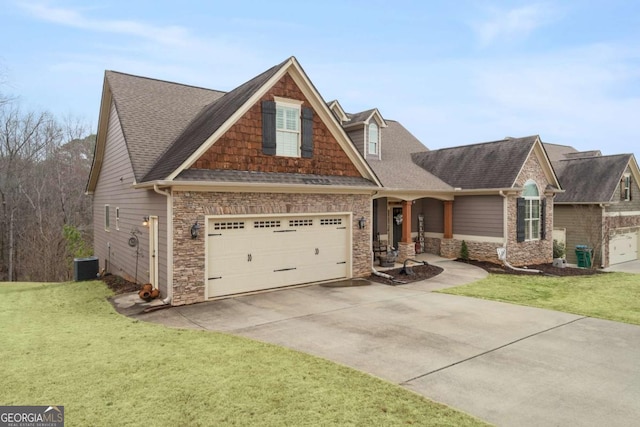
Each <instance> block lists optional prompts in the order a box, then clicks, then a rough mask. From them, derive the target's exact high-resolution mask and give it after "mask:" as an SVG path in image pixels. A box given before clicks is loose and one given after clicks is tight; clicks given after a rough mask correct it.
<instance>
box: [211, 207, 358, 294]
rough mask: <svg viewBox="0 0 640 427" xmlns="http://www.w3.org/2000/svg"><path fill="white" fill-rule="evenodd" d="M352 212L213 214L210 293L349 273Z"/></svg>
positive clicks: (324, 278)
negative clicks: (256, 215) (238, 216)
mask: <svg viewBox="0 0 640 427" xmlns="http://www.w3.org/2000/svg"><path fill="white" fill-rule="evenodd" d="M346 223H347V217H345V216H339V215H335V214H322V215H309V216H304V217H302V216H297V217H287V216H274V217H259V218H245V219H242V220H240V219H234V218H230V219H224V220H221V219H210V220H209V232H208V239H209V240H208V245H207V251H208V253H207V273H208V277H207V283H208V284H207V287H208V296H209V297H212V296H221V295H230V294H234V293H242V292H250V291H255V290H260V289H269V288H275V287H282V286H289V285H295V284H301V283H311V282H317V281H324V280H330V279H339V278H344V277H347V275H348V271H349V269H348V263H349V262H350V255H349V254H350V248H349V241H350V240H349V233H348V230H347V228H346V226H345V225H346Z"/></svg>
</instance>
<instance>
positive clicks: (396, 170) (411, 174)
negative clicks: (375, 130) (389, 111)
mask: <svg viewBox="0 0 640 427" xmlns="http://www.w3.org/2000/svg"><path fill="white" fill-rule="evenodd" d="M386 122H387V127H383V128H381V131H380V134H381V139H380V146H381V148H382V152H381V158H382V160H375V159H367V163H369V166H371V169H373V171H374V172H375V174H376V176H377V177H378V179H379V180H380V182H382V185H383V186H384V187H386V188H389V189H404V190H453V188H452V187H451V186H450V185H448V184H446V183H445V182H443V181H442V180H441V179H439V178H437V177H436V176H434V175H433V174H431V173H429V171H427V170H425V169H423V168H421V167H420V166H418V165H416V164H415V163H413V161H412V160H411V154H412V153H415V152H426V151H427V150H428V149H427V147H425V146H424V145H423V144H422V143H421V142H420V141H419V140H418V139H417V138H416V137H415V136H413V135H412V134H411V132H409V131H408V130H407V129H406V128H405V127H404V126H402V125H401V124H400V123H398V122H396V121H394V120H386Z"/></svg>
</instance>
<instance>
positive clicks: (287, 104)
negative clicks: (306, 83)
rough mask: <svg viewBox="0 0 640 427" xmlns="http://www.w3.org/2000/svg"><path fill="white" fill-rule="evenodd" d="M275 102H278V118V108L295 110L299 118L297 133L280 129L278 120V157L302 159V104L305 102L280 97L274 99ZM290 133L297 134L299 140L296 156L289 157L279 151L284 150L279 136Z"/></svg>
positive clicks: (297, 140) (297, 141)
mask: <svg viewBox="0 0 640 427" xmlns="http://www.w3.org/2000/svg"><path fill="white" fill-rule="evenodd" d="M274 99H275V101H276V117H277V116H278V108H281V107H282V108H290V109H295V110H297V112H298V113H297V117H298V123H297V125H298V126H297V127H298V130H297V131H292V130H289V129H280V128H278V122H277V119H276V156H281V157H301V156H302V153H301V145H302V144H301V138H302V102H303V101H298V100H295V99H285V98H279V97H274ZM280 132H282V133H289V134H296V136H297V138H296V154H295V155H288V154H281V153H279V152H278V151H279V150H278V148H280V149H282V142H279V141H278V135H279V133H280Z"/></svg>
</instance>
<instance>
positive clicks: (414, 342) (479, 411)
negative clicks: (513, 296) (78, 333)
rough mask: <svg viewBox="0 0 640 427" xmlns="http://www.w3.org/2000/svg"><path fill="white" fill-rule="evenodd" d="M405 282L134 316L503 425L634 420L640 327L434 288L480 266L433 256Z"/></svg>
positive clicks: (470, 276)
mask: <svg viewBox="0 0 640 427" xmlns="http://www.w3.org/2000/svg"><path fill="white" fill-rule="evenodd" d="M429 261H430V262H431V263H432V264H435V265H439V266H441V267H443V268H444V269H445V271H444V272H443V273H442V274H440V275H439V276H437V277H435V278H432V279H429V280H426V281H422V282H416V283H411V284H407V285H401V286H386V285H382V284H378V283H371V282H367V281H347V282H345V283H344V284H343V285H344V286H341V284H330V285H325V286H323V285H313V286H308V287H300V288H293V289H286V290H282V291H275V292H267V293H261V294H256V295H247V296H240V297H236V298H229V299H224V300H218V301H211V302H207V303H202V304H196V305H191V306H182V307H174V308H170V309H165V310H161V311H157V312H151V313H147V314H141V315H137V316H136V317H138V318H140V319H141V320H145V321H150V322H157V323H162V324H165V325H168V326H173V327H180V328H197V329H206V330H214V331H224V332H229V333H232V334H236V335H241V336H245V337H249V338H253V339H257V340H260V341H266V342H270V343H274V344H278V345H282V346H285V347H289V348H292V349H295V350H299V351H303V352H305V353H309V354H313V355H316V356H320V357H323V358H326V359H329V360H332V361H335V362H338V363H341V364H344V365H347V366H351V367H353V368H355V369H358V370H361V371H365V372H368V373H371V374H373V375H375V376H378V377H381V378H384V379H386V380H389V381H391V382H394V383H396V384H400V385H402V386H403V387H406V388H408V389H411V390H413V391H415V392H417V393H420V394H422V395H424V396H426V397H428V398H430V399H433V400H436V401H439V402H443V403H445V404H447V405H450V406H452V407H454V408H458V409H461V410H463V411H465V412H468V413H470V414H472V415H475V416H477V417H479V418H482V419H484V420H486V421H489V422H491V423H495V424H497V425H504V426H537V425H581V426H591V425H593V426H601V425H608V426H617V425H619V426H627V425H631V424H634V423H636V422H637V420H639V419H640V404H638V402H640V327H637V326H633V325H627V324H623V323H617V322H610V321H606V320H598V319H593V318H585V317H583V316H577V315H573V314H567V313H561V312H556V311H551V310H543V309H537V308H532V307H524V306H517V305H512V304H505V303H499V302H493V301H485V300H480V299H474V298H467V297H461V296H453V295H445V294H438V293H432V292H431V291H433V290H437V289H442V288H444V287H449V286H458V285H460V284H464V283H468V282H471V281H475V280H477V279H479V278H482V277H484V276H485V275H486V273H485V272H484V271H482V270H479V269H477V268H475V267H472V266H469V265H465V264H461V263H456V262H453V261H450V260H445V259H441V258H436V257H430V258H429Z"/></svg>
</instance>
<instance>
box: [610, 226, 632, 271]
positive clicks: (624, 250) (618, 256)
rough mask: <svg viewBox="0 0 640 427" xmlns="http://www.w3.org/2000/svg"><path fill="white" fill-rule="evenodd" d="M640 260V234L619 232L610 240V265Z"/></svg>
mask: <svg viewBox="0 0 640 427" xmlns="http://www.w3.org/2000/svg"><path fill="white" fill-rule="evenodd" d="M636 259H638V232H637V231H634V232H628V231H627V232H622V233H621V232H618V233H617V234H615V235H614V236H613V237H612V238H611V239H610V240H609V264H619V263H621V262H627V261H633V260H636Z"/></svg>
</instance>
